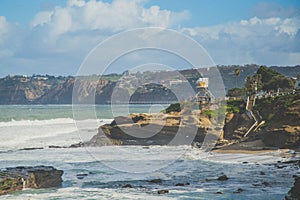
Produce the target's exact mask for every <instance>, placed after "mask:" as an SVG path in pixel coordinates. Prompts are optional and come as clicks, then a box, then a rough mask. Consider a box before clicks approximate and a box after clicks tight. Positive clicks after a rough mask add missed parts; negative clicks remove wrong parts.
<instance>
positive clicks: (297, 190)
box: [285, 176, 300, 200]
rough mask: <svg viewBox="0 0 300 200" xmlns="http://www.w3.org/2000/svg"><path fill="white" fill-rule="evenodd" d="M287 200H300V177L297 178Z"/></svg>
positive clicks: (286, 197)
mask: <svg viewBox="0 0 300 200" xmlns="http://www.w3.org/2000/svg"><path fill="white" fill-rule="evenodd" d="M285 199H286V200H299V199H300V177H298V176H296V177H295V183H294V186H293V187H292V188H291V189H290V191H289V192H288V194H287V195H286V196H285Z"/></svg>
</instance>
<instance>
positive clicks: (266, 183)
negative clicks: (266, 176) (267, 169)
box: [262, 181, 270, 187]
mask: <svg viewBox="0 0 300 200" xmlns="http://www.w3.org/2000/svg"><path fill="white" fill-rule="evenodd" d="M262 184H263V186H265V187H268V186H270V183H268V182H266V181H264V182H262Z"/></svg>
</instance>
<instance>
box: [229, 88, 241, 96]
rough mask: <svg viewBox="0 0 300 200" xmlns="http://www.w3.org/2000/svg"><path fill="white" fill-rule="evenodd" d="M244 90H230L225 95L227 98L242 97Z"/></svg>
mask: <svg viewBox="0 0 300 200" xmlns="http://www.w3.org/2000/svg"><path fill="white" fill-rule="evenodd" d="M244 91H245V90H244V89H243V88H231V89H229V90H228V93H227V95H228V96H229V97H241V96H244V93H245V92H244Z"/></svg>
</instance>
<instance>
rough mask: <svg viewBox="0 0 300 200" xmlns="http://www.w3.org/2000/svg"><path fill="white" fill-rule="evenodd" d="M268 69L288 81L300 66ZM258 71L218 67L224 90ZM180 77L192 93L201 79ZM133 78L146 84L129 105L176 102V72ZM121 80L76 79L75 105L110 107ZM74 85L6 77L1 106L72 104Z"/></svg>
mask: <svg viewBox="0 0 300 200" xmlns="http://www.w3.org/2000/svg"><path fill="white" fill-rule="evenodd" d="M236 68H239V69H240V74H239V76H238V77H236V75H235V73H234V72H235V69H236ZM271 68H272V69H273V70H275V71H279V72H282V74H284V75H286V76H289V77H296V75H297V74H300V66H295V67H284V68H283V67H271ZM258 69H259V66H258V65H245V66H238V65H233V66H218V70H219V71H220V74H221V76H222V78H223V81H224V85H225V88H227V89H230V88H234V87H236V86H237V87H243V85H244V84H245V80H246V77H247V76H249V75H252V74H254V73H255V72H256V71H257V70H258ZM179 73H180V74H181V75H182V76H183V77H184V78H185V79H186V80H187V81H188V83H189V84H190V85H191V86H192V87H194V89H195V86H196V80H197V79H198V78H199V77H200V76H201V75H200V74H199V72H198V71H197V70H196V69H187V70H181V71H179ZM136 77H139V78H140V79H141V80H143V81H144V82H145V81H146V82H147V83H148V84H141V85H140V86H141V87H140V88H135V92H134V93H133V94H131V95H132V98H131V101H133V102H139V101H140V102H145V101H147V102H151V101H175V100H177V99H176V97H175V95H174V94H173V93H172V91H171V90H170V89H168V88H169V87H171V86H170V85H171V84H173V83H174V81H175V82H176V81H178V72H171V71H161V72H145V73H143V74H136ZM120 78H122V75H117V74H111V75H104V76H102V77H101V78H100V76H96V75H93V76H87V77H77V79H76V80H78V81H79V82H80V83H78V84H76V85H77V86H80V90H79V91H78V95H77V97H78V99H77V100H76V101H77V102H78V103H88V102H89V101H90V99H89V98H90V97H92V98H94V97H93V95H94V93H95V94H96V95H95V103H96V104H109V103H110V101H111V95H112V93H113V90H114V88H115V86H116V83H117V81H118V80H120ZM127 78H128V77H127ZM129 79H130V76H129ZM165 79H168V80H165ZM153 80H155V81H156V82H160V84H155V83H151V81H153ZM74 81H75V78H74V77H70V76H69V77H61V76H59V77H54V76H49V75H45V76H44V75H33V76H30V77H27V76H7V77H5V78H2V79H0V104H71V103H72V92H73V89H74V88H73V87H74ZM128 81H129V82H130V80H126V78H124V80H123V82H124V83H125V85H126V84H128ZM131 81H132V80H131ZM143 81H142V82H143ZM149 83H150V84H149ZM129 84H130V83H129ZM176 87H179V86H176ZM75 89H77V88H75ZM125 89H127V88H125ZM185 98H186V97H185Z"/></svg>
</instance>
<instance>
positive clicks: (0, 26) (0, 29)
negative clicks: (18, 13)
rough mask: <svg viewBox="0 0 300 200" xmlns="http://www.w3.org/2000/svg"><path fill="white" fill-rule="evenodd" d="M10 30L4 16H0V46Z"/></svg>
mask: <svg viewBox="0 0 300 200" xmlns="http://www.w3.org/2000/svg"><path fill="white" fill-rule="evenodd" d="M10 29H11V27H10V24H9V23H8V22H7V21H6V18H5V17H4V16H0V45H1V43H3V42H4V40H5V38H6V36H7V35H8V33H9V31H10Z"/></svg>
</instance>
